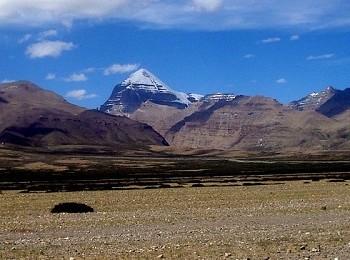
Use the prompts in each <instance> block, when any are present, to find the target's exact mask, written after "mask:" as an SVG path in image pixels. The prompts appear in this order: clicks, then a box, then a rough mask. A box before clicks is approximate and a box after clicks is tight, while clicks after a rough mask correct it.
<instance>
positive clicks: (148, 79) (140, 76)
mask: <svg viewBox="0 0 350 260" xmlns="http://www.w3.org/2000/svg"><path fill="white" fill-rule="evenodd" d="M130 84H132V85H134V84H135V85H149V86H153V87H155V88H158V87H163V88H166V89H170V88H169V87H168V86H167V85H166V84H165V83H164V82H162V81H161V80H160V79H158V78H157V77H156V76H154V75H153V74H152V73H151V72H149V71H148V70H146V69H139V70H137V71H135V72H134V73H132V74H131V75H130V76H129V77H128V78H127V79H126V80H124V81H123V83H122V85H130Z"/></svg>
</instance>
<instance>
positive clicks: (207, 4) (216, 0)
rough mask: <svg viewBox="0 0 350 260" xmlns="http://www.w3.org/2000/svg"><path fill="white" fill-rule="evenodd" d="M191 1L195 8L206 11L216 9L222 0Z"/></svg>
mask: <svg viewBox="0 0 350 260" xmlns="http://www.w3.org/2000/svg"><path fill="white" fill-rule="evenodd" d="M192 2H193V4H194V5H195V7H196V8H198V9H199V10H203V11H206V12H214V11H217V10H218V9H220V7H221V6H222V4H223V0H192Z"/></svg>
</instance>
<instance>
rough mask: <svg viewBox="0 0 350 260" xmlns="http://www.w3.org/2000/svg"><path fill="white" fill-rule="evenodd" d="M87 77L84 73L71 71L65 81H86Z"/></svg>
mask: <svg viewBox="0 0 350 260" xmlns="http://www.w3.org/2000/svg"><path fill="white" fill-rule="evenodd" d="M87 80H88V78H87V77H86V76H85V74H84V73H73V74H72V75H70V76H69V77H68V78H66V79H65V81H68V82H72V81H73V82H79V81H87Z"/></svg>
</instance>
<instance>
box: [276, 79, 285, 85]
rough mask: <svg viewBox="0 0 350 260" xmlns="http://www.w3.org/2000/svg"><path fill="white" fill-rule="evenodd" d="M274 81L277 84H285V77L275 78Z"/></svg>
mask: <svg viewBox="0 0 350 260" xmlns="http://www.w3.org/2000/svg"><path fill="white" fill-rule="evenodd" d="M276 83H277V84H286V83H287V80H286V79H285V78H280V79H278V80H276Z"/></svg>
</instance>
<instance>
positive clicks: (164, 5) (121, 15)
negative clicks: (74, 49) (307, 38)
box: [0, 0, 350, 30]
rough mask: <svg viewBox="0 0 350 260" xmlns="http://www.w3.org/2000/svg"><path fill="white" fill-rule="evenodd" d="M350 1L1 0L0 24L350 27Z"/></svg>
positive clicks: (225, 27)
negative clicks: (86, 22)
mask: <svg viewBox="0 0 350 260" xmlns="http://www.w3.org/2000/svg"><path fill="white" fill-rule="evenodd" d="M347 10H350V1H348V0H337V1H334V0H323V1H322V4H320V1H312V0H307V1H305V0H294V1H277V0H250V1H247V0H235V1H229V0H183V1H169V0H168V1H158V0H114V1H110V0H75V1H71V0H50V1H48V0H47V1H43V0H31V1H24V0H23V1H20V0H2V1H0V25H3V24H16V25H21V26H42V25H48V24H53V23H56V24H58V23H59V24H63V25H64V26H66V27H67V28H71V27H72V26H73V24H74V22H75V21H77V20H78V21H79V20H84V19H85V20H87V19H88V20H89V21H94V20H95V21H101V20H103V19H115V20H116V21H121V20H128V21H135V22H137V24H141V25H142V26H144V25H147V26H151V27H178V28H179V27H180V28H184V29H188V28H189V27H190V28H200V29H210V30H215V29H218V30H222V29H246V28H250V29H251V28H254V29H255V28H259V29H261V28H293V29H295V28H301V29H324V28H336V27H349V26H350V12H347Z"/></svg>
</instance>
